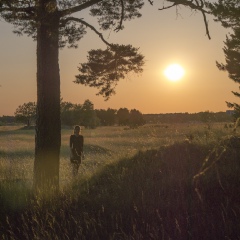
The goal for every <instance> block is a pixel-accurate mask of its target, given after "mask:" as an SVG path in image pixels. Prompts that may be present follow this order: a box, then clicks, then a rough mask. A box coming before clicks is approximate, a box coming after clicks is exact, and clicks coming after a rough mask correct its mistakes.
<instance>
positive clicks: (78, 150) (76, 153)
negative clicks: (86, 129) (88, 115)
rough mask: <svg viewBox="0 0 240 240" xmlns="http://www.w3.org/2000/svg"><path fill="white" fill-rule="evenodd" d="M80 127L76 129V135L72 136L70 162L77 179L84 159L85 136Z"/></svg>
mask: <svg viewBox="0 0 240 240" xmlns="http://www.w3.org/2000/svg"><path fill="white" fill-rule="evenodd" d="M80 132H81V128H80V126H78V125H77V126H75V127H74V134H73V135H71V136H70V151H71V156H70V160H71V163H72V173H73V176H74V177H75V176H76V175H77V173H78V169H79V166H80V164H81V161H82V158H83V136H82V135H80Z"/></svg>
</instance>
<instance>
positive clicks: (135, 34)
mask: <svg viewBox="0 0 240 240" xmlns="http://www.w3.org/2000/svg"><path fill="white" fill-rule="evenodd" d="M142 13H143V17H142V18H140V19H136V20H133V21H131V22H127V23H125V29H124V30H123V31H121V32H119V33H114V32H105V33H104V36H105V38H107V40H108V41H109V42H111V43H119V44H121V43H122V44H132V45H133V46H135V47H140V52H141V53H142V54H143V55H144V56H145V61H146V64H145V66H144V72H143V73H142V74H141V75H140V76H137V75H131V74H130V75H129V76H128V77H127V78H126V79H124V80H122V81H121V82H119V84H118V86H117V88H116V95H114V96H112V97H111V98H110V100H108V101H107V102H106V101H104V99H103V97H101V96H96V95H95V94H96V93H97V89H91V88H88V87H84V86H82V85H76V84H74V83H73V81H74V76H75V75H76V74H78V72H77V66H78V65H79V63H80V62H84V61H85V60H86V55H87V51H89V50H90V49H95V48H105V45H104V44H103V43H102V42H101V40H100V38H99V37H98V36H96V35H95V34H94V33H92V32H91V31H90V30H88V34H87V35H86V36H85V37H84V39H83V40H81V41H80V42H79V48H78V49H67V48H65V49H64V50H61V51H60V59H59V61H60V75H61V95H62V97H63V100H64V101H70V102H72V103H80V104H82V103H83V102H84V101H85V100H86V99H89V100H90V101H92V102H93V104H94V107H95V109H100V108H102V109H107V108H114V109H119V108H121V107H126V108H128V109H129V110H130V109H133V108H135V109H138V110H139V111H141V112H142V113H174V112H189V113H192V112H200V111H206V110H209V111H214V112H217V111H225V110H226V109H227V106H226V103H225V101H230V102H231V101H233V102H236V101H237V100H236V98H235V97H234V96H233V94H232V93H231V91H237V88H238V85H237V84H235V83H234V82H233V81H232V80H230V79H229V78H228V76H227V73H224V72H220V71H219V70H218V69H217V67H216V64H215V61H216V60H217V61H219V62H224V54H223V51H222V48H223V46H224V43H223V41H224V40H225V35H226V33H227V32H228V30H226V29H224V28H222V27H221V26H220V24H219V23H215V22H213V21H212V19H211V18H209V29H210V34H211V37H212V39H211V40H209V39H208V38H207V36H206V34H205V27H204V23H203V19H202V16H201V15H200V14H196V13H192V12H190V11H189V10H186V9H184V8H183V7H182V8H181V9H179V13H180V14H181V15H178V16H177V15H176V10H175V9H171V10H166V11H157V7H156V6H155V7H150V6H147V7H144V8H143V11H142ZM0 29H1V38H0V53H1V55H0V56H1V57H0V66H1V71H0V85H1V87H0V116H2V115H13V114H14V111H15V110H16V108H17V107H18V106H19V105H21V104H23V103H25V102H29V101H36V46H35V45H36V43H35V42H33V41H32V39H31V38H29V37H26V36H24V37H17V36H16V35H14V34H13V33H12V30H13V28H12V26H11V25H9V24H6V23H4V22H0ZM173 62H174V63H178V64H180V65H182V67H183V68H184V69H185V75H184V77H183V78H182V79H181V80H180V81H178V82H175V83H173V82H170V81H169V80H167V79H166V77H165V76H164V74H163V71H164V69H165V68H166V67H167V66H168V65H169V64H171V63H173Z"/></svg>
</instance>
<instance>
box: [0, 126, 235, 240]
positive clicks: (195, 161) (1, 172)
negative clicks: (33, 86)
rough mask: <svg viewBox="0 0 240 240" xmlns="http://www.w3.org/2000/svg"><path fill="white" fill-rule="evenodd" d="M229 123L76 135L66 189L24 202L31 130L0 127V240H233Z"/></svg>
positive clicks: (63, 175) (65, 135) (65, 167)
mask: <svg viewBox="0 0 240 240" xmlns="http://www.w3.org/2000/svg"><path fill="white" fill-rule="evenodd" d="M238 131H239V130H238V129H237V128H232V126H230V124H229V123H226V124H224V123H212V124H211V125H206V124H200V123H192V124H155V125H144V126H142V127H139V128H135V129H129V128H126V127H122V126H114V127H99V128H97V129H83V130H82V134H83V136H84V139H85V143H84V153H85V159H84V160H83V163H82V165H81V167H80V170H79V174H78V177H77V178H75V179H73V178H72V172H71V166H70V162H69V136H70V134H72V129H71V128H63V129H62V147H61V156H60V192H59V194H58V195H57V196H54V197H51V198H41V197H40V196H39V197H36V196H34V195H33V194H32V191H31V187H32V178H33V161H34V130H33V129H32V130H28V129H25V128H23V127H22V126H0V143H1V145H0V191H1V192H0V203H1V210H0V214H1V217H0V220H1V227H0V238H1V239H240V234H239V232H240V189H239V183H240V180H239V174H240V161H239V159H240V141H239V133H238Z"/></svg>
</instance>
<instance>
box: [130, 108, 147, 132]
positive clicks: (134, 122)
mask: <svg viewBox="0 0 240 240" xmlns="http://www.w3.org/2000/svg"><path fill="white" fill-rule="evenodd" d="M145 123H146V121H145V120H144V118H143V115H142V113H141V112H140V111H138V110H136V109H132V110H131V111H130V113H129V122H128V124H129V126H130V127H132V128H135V127H139V126H142V125H144V124H145Z"/></svg>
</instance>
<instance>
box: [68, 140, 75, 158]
mask: <svg viewBox="0 0 240 240" xmlns="http://www.w3.org/2000/svg"><path fill="white" fill-rule="evenodd" d="M69 146H70V152H71V156H73V155H74V152H73V139H72V135H71V136H70V144H69Z"/></svg>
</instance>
